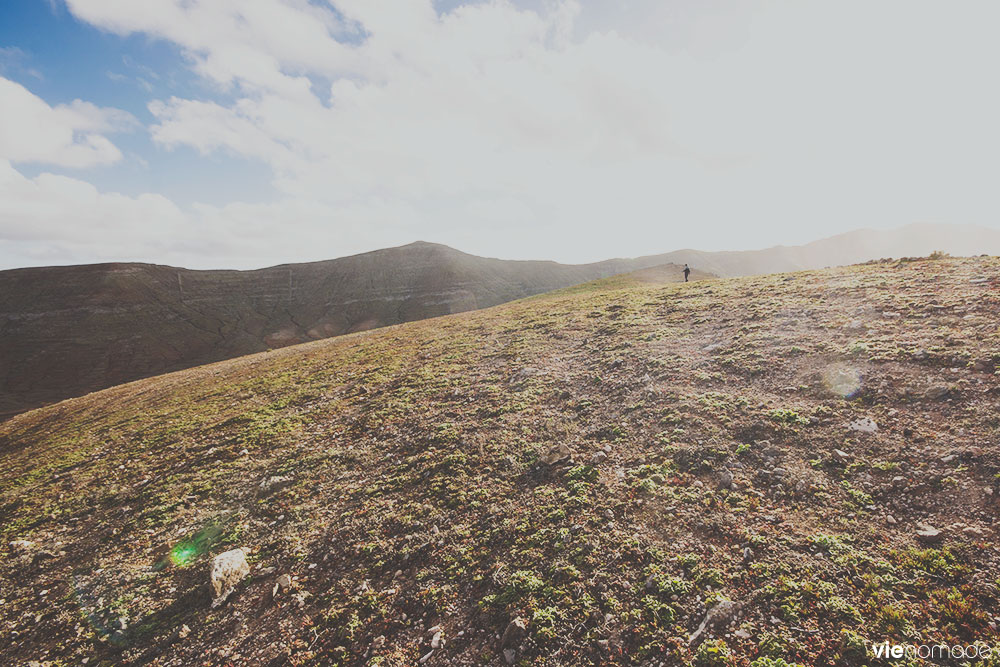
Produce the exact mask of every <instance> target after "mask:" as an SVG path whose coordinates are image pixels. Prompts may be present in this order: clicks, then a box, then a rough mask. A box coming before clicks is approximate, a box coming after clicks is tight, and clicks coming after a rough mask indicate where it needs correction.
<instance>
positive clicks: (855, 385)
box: [823, 365, 861, 398]
mask: <svg viewBox="0 0 1000 667" xmlns="http://www.w3.org/2000/svg"><path fill="white" fill-rule="evenodd" d="M823 384H825V385H826V388H827V389H829V390H830V391H831V392H832V393H834V394H836V395H837V396H842V397H844V398H852V397H853V396H855V395H857V393H858V392H859V391H861V373H859V372H858V370H857V369H855V368H851V367H850V366H846V365H836V366H831V367H829V368H827V369H826V370H825V371H823Z"/></svg>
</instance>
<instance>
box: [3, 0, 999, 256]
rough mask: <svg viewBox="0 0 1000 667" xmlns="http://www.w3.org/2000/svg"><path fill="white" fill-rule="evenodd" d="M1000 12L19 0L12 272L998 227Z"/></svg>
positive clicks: (13, 76)
mask: <svg viewBox="0 0 1000 667" xmlns="http://www.w3.org/2000/svg"><path fill="white" fill-rule="evenodd" d="M997 25H1000V3H997V2H995V0H968V1H966V2H962V3H944V2H940V1H939V0H933V1H925V0H880V1H879V2H871V1H870V0H840V1H838V2H829V1H828V0H760V1H755V0H731V1H722V0H686V1H680V0H620V1H618V2H607V1H605V0H593V1H583V0H581V1H576V0H523V1H519V2H513V1H510V2H508V1H501V0H495V1H487V2H468V3H465V2H460V1H457V0H449V1H448V2H432V1H431V0H378V1H377V2H374V1H372V0H312V1H309V0H142V2H136V1H135V0H4V2H3V3H0V269H5V268H14V267H21V266H38V265H50V264H77V263H86V262H99V261H146V262H155V263H162V264H172V265H178V266H187V267H190V268H256V267H262V266H269V265H273V264H279V263H285V262H298V261H311V260H320V259H329V258H333V257H340V256H344V255H349V254H354V253H358V252H364V251H368V250H374V249H377V248H381V247H387V246H394V245H402V244H405V243H410V242H412V241H416V240H424V241H433V242H438V243H444V244H447V245H451V246H453V247H456V248H459V249H461V250H464V251H466V252H471V253H474V254H478V255H486V256H492V257H503V258H510V259H555V260H558V261H563V262H586V261H596V260H600V259H606V258H609V257H630V256H637V255H643V254H652V253H660V252H668V251H671V250H676V249H680V248H699V249H704V250H726V249H732V250H739V249H751V248H761V247H767V246H772V245H777V244H786V245H791V244H798V243H804V242H808V241H811V240H815V239H818V238H823V237H826V236H830V235H833V234H837V233H841V232H844V231H848V230H851V229H857V228H863V227H868V228H893V227H899V226H902V225H905V224H909V223H912V222H939V223H963V224H969V223H971V224H979V225H984V226H988V227H994V228H996V227H1000V215H998V214H1000V188H998V187H997V184H998V183H1000V128H998V119H1000V88H998V86H997V85H996V78H997V74H996V65H997V63H1000V40H997V39H996V38H995V33H996V26H997Z"/></svg>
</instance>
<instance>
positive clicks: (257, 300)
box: [0, 243, 706, 419]
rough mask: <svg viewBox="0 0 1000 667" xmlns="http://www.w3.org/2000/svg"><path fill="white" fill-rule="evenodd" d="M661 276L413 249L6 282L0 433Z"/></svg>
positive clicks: (124, 267)
mask: <svg viewBox="0 0 1000 667" xmlns="http://www.w3.org/2000/svg"><path fill="white" fill-rule="evenodd" d="M662 263H663V261H659V260H656V259H655V258H646V259H639V260H608V261H605V262H598V263H595V264H579V265H568V264H557V263H556V262H535V261H507V260H499V259H490V258H485V257H476V256H474V255H469V254H466V253H463V252H459V251H458V250H454V249H452V248H449V247H447V246H443V245H437V244H433V243H412V244H410V245H407V246H402V247H399V248H386V249H384V250H377V251H374V252H369V253H364V254H361V255H354V256H351V257H343V258H340V259H334V260H329V261H325V262H313V263H309V264H288V265H284V266H275V267H271V268H267V269H260V270H256V271H191V270H188V269H179V268H175V267H171V266H157V265H153V264H91V265H84V266H64V267H58V266H56V267H41V268H31V269H16V270H12V271H2V272H0V341H2V346H3V349H2V353H0V419H3V418H4V417H5V416H10V415H13V414H16V413H18V412H23V411H25V410H28V409H31V408H35V407H39V406H41V405H45V404H48V403H52V402H54V401H58V400H62V399H64V398H69V397H72V396H80V395H82V394H86V393H87V392H91V391H97V390H99V389H104V388H105V387H110V386H113V385H116V384H121V383H122V382H128V381H131V380H137V379H139V378H143V377H150V376H153V375H158V374H160V373H164V372H167V371H174V370H181V369H183V368H190V367H192V366H197V365H200V364H205V363H209V362H213V361H221V360H223V359H230V358H233V357H238V356H242V355H245V354H250V353H253V352H262V351H264V350H266V349H268V348H277V347H283V346H286V345H291V344H295V343H301V342H305V341H310V340H316V339H321V338H328V337H330V336H336V335H340V334H344V333H349V332H352V331H360V330H365V329H372V328H375V327H380V326H385V325H389V324H398V323H400V322H409V321H413V320H419V319H423V318H426V317H434V316H438V315H446V314H448V313H456V312H462V311H466V310H473V309H475V308H483V307H487V306H494V305H497V304H499V303H503V302H505V301H512V300H514V299H519V298H522V297H525V296H529V295H532V294H538V293H541V292H547V291H550V290H553V289H557V288H561V287H567V286H569V285H574V284H577V283H582V282H586V281H589V280H594V279H597V278H604V277H606V276H610V275H613V274H616V273H621V272H623V271H632V270H634V269H636V268H644V267H648V266H653V265H656V264H662ZM681 268H682V267H681V266H676V267H673V271H672V276H673V279H674V280H682V277H681ZM705 275H706V274H704V273H700V272H699V273H697V274H696V277H703V276H705Z"/></svg>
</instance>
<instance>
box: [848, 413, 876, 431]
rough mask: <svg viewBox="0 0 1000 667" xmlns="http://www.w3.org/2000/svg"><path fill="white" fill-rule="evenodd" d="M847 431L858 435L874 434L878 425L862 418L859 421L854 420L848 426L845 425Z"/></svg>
mask: <svg viewBox="0 0 1000 667" xmlns="http://www.w3.org/2000/svg"><path fill="white" fill-rule="evenodd" d="M847 430H849V431H856V432H858V433H874V432H875V431H877V430H878V424H876V423H875V420H874V419H872V418H871V417H862V418H861V419H855V420H854V421H852V422H851V423H850V424H848V425H847Z"/></svg>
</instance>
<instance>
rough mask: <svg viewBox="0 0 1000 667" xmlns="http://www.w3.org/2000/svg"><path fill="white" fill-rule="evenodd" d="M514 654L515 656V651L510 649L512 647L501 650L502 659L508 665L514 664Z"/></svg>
mask: <svg viewBox="0 0 1000 667" xmlns="http://www.w3.org/2000/svg"><path fill="white" fill-rule="evenodd" d="M516 656H517V653H515V652H514V649H512V648H505V649H504V650H503V659H504V660H505V661H506V662H507V664H508V665H513V664H514V658H515V657H516Z"/></svg>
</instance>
